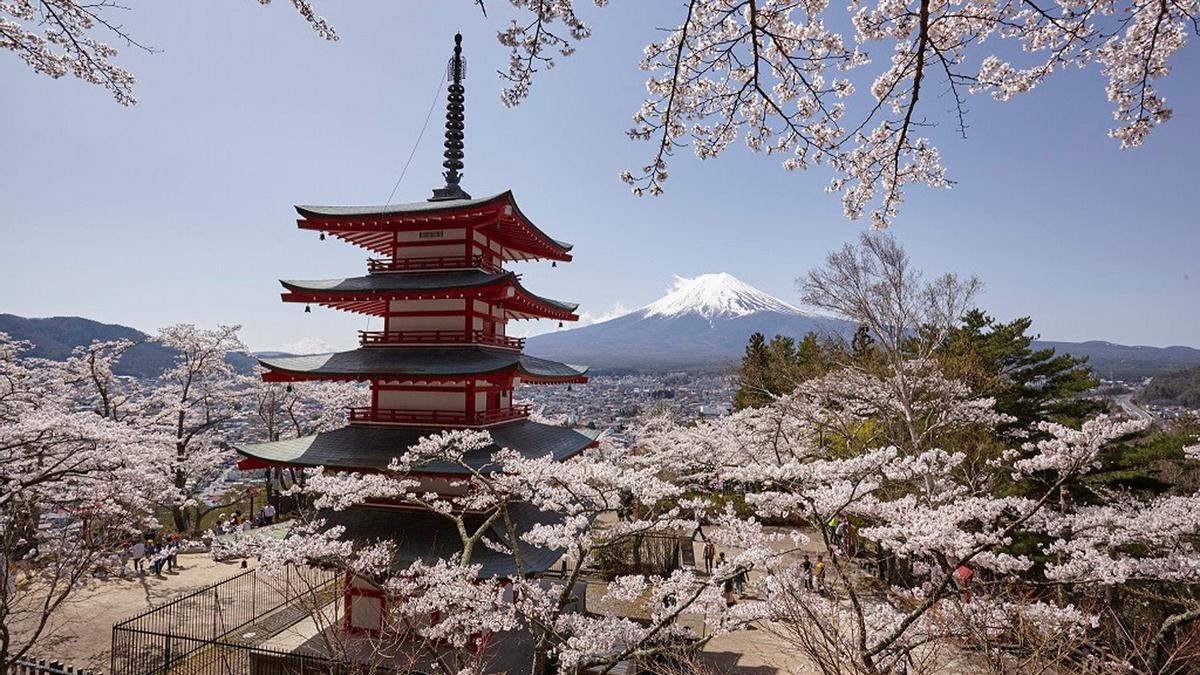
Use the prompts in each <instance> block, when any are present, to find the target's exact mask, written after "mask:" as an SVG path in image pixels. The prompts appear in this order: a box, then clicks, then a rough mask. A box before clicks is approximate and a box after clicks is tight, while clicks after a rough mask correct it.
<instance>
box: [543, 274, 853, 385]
mask: <svg viewBox="0 0 1200 675" xmlns="http://www.w3.org/2000/svg"><path fill="white" fill-rule="evenodd" d="M854 329H855V326H854V325H853V324H851V323H849V322H847V321H842V320H840V319H834V318H830V317H825V316H819V315H815V314H809V313H806V312H804V311H801V310H800V309H798V308H796V307H793V306H792V305H790V304H788V303H786V302H784V301H783V300H780V299H779V298H776V297H774V296H772V295H770V294H768V293H765V292H763V291H760V290H758V289H757V288H755V287H753V286H751V285H750V284H747V283H746V282H744V281H742V280H741V279H738V278H737V277H735V276H733V275H731V274H726V273H723V272H722V273H717V274H704V275H701V276H699V277H696V278H694V279H680V280H679V281H678V282H677V283H676V285H675V288H674V289H673V290H672V291H671V292H670V293H668V294H667V295H666V296H664V297H662V298H660V299H658V300H656V301H654V302H652V303H650V304H649V305H646V306H645V307H642V308H641V309H638V310H635V311H633V312H630V313H628V314H625V315H622V316H618V317H616V318H615V319H609V320H608V321H602V322H599V323H594V324H591V325H588V326H582V327H579V328H573V329H569V330H560V331H557V332H554V333H546V334H542V335H536V336H534V337H531V338H529V340H528V342H527V343H526V349H527V351H528V352H529V353H530V354H532V355H534V356H540V357H544V358H548V359H555V360H558V361H565V362H568V363H586V364H588V365H590V366H591V367H592V368H593V370H594V371H597V372H603V371H605V370H618V369H634V370H643V371H662V370H692V369H706V368H716V367H721V366H725V365H728V364H732V363H733V362H735V361H736V360H737V359H739V358H741V355H742V353H743V351H744V350H745V347H746V340H748V339H749V338H750V335H751V334H752V333H762V334H763V335H765V336H767V338H771V337H773V336H775V335H787V336H790V337H794V338H796V339H797V340H798V339H800V338H802V337H804V335H805V334H806V333H808V332H809V331H815V332H817V333H825V334H831V335H838V336H846V337H848V336H849V335H851V334H853V332H854Z"/></svg>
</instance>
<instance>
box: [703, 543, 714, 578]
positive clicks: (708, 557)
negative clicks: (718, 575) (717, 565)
mask: <svg viewBox="0 0 1200 675" xmlns="http://www.w3.org/2000/svg"><path fill="white" fill-rule="evenodd" d="M716 557H717V545H716V544H714V543H712V542H711V541H707V542H704V571H705V572H706V573H708V574H712V571H713V560H715V559H716Z"/></svg>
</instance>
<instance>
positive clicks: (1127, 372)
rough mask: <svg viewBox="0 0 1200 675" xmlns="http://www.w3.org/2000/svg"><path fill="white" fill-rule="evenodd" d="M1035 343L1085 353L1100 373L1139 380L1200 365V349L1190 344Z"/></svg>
mask: <svg viewBox="0 0 1200 675" xmlns="http://www.w3.org/2000/svg"><path fill="white" fill-rule="evenodd" d="M1033 346H1034V347H1035V348H1038V347H1053V348H1054V350H1055V351H1056V352H1058V353H1060V354H1062V353H1067V354H1070V355H1072V356H1086V357H1088V365H1089V366H1091V367H1092V369H1093V370H1095V371H1096V374H1097V375H1099V376H1100V377H1104V378H1109V379H1116V380H1140V379H1142V378H1146V377H1155V376H1158V375H1167V374H1170V373H1175V372H1178V371H1180V370H1183V369H1185V368H1195V367H1197V366H1200V349H1194V348H1192V347H1182V346H1174V347H1144V346H1137V345H1119V344H1114V343H1112V342H1102V341H1099V340H1091V341H1088V342H1049V341H1044V340H1042V341H1038V342H1035V343H1034V344H1033Z"/></svg>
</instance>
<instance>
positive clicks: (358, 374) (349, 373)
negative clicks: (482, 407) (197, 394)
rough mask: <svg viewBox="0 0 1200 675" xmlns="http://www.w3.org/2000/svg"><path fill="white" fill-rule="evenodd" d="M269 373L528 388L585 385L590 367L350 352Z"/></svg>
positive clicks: (451, 351)
mask: <svg viewBox="0 0 1200 675" xmlns="http://www.w3.org/2000/svg"><path fill="white" fill-rule="evenodd" d="M258 362H259V363H260V364H262V366H263V367H264V368H266V369H268V370H270V371H271V372H269V373H265V374H264V375H263V379H264V380H266V381H271V382H283V381H290V380H372V379H384V380H409V379H417V380H427V379H439V380H447V379H455V378H457V379H469V378H471V377H482V376H486V375H492V374H501V373H503V374H513V375H517V376H520V377H521V378H522V379H524V380H526V381H528V382H546V383H553V382H561V383H567V382H584V381H586V379H587V377H586V374H587V366H573V365H569V364H566V363H559V362H557V361H549V360H546V359H539V358H537V357H534V356H527V355H525V354H522V353H520V352H514V351H512V350H507V349H493V348H488V347H481V346H473V345H472V346H453V347H441V346H437V347H433V346H430V347H361V348H359V349H355V350H351V351H348V352H333V353H329V354H312V355H307V356H277V357H269V358H267V357H264V358H260V359H258Z"/></svg>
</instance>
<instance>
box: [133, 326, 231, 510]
mask: <svg viewBox="0 0 1200 675" xmlns="http://www.w3.org/2000/svg"><path fill="white" fill-rule="evenodd" d="M239 329H240V326H218V327H217V328H215V329H211V330H206V329H201V328H197V327H196V326H193V325H191V324H177V325H175V326H170V327H168V328H163V329H162V330H160V331H159V332H158V334H157V335H156V336H155V338H154V339H155V341H156V342H158V343H159V344H161V345H163V346H165V347H168V348H170V349H172V350H173V351H175V353H176V354H177V356H176V362H175V365H174V366H172V367H171V368H168V369H167V370H166V371H164V372H163V373H162V374H161V375H160V376H159V377H158V379H157V380H156V382H155V384H154V385H153V386H152V387H151V388H149V390H148V391H146V393H145V400H144V403H143V413H142V414H143V417H144V420H143V421H142V422H141V423H142V424H144V425H145V426H146V427H147V428H150V429H153V430H155V431H157V432H158V433H160V434H163V435H165V436H168V437H170V438H171V443H172V446H173V447H172V449H173V456H172V459H171V461H170V462H168V463H166V464H163V465H162V467H161V468H162V470H163V471H165V472H167V474H168V475H169V476H170V479H171V482H172V484H173V485H174V486H175V491H174V492H173V493H169V494H167V495H165V496H167V497H168V499H166V500H164V501H163V502H162V506H164V507H167V508H170V510H171V513H172V518H173V520H174V525H175V528H176V529H177V530H179V531H180V532H193V531H196V530H197V529H198V527H199V525H200V520H201V518H203V516H204V515H205V514H206V513H208V512H210V511H212V510H214V509H218V508H222V507H223V506H225V505H224V504H218V505H216V506H210V507H205V506H203V505H202V503H201V501H200V499H199V496H200V493H201V492H203V491H204V489H205V488H207V487H208V486H209V484H210V483H211V482H212V481H213V480H215V479H216V478H217V477H218V473H219V471H220V470H221V469H222V468H223V467H227V466H229V465H231V464H232V462H233V459H234V454H233V450H232V449H231V448H230V446H229V442H228V441H229V440H231V436H230V434H231V433H233V429H232V427H233V425H234V423H235V422H239V421H244V420H245V418H246V408H247V407H248V405H249V401H250V399H251V396H252V393H253V387H254V380H253V379H252V378H251V377H249V376H247V375H241V374H239V373H238V372H237V371H236V370H235V368H234V367H233V365H232V364H230V362H229V357H230V355H231V354H237V353H244V352H245V351H246V348H245V345H243V344H242V342H241V340H240V339H239V338H238V336H237V333H238V330H239Z"/></svg>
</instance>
